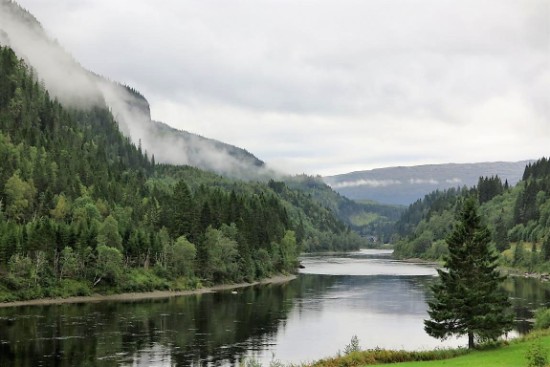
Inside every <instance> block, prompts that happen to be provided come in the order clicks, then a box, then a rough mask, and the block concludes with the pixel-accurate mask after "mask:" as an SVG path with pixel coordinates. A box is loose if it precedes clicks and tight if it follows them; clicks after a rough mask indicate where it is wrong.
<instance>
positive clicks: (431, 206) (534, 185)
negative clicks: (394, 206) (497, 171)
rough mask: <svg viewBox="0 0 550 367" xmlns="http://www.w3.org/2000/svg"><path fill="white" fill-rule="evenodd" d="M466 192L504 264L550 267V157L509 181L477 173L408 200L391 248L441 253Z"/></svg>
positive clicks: (432, 255)
mask: <svg viewBox="0 0 550 367" xmlns="http://www.w3.org/2000/svg"><path fill="white" fill-rule="evenodd" d="M467 197H474V198H476V199H477V200H478V202H479V203H480V214H481V216H482V218H483V219H484V221H485V225H487V226H488V228H489V230H490V232H491V243H492V246H493V248H494V249H495V250H497V251H498V253H501V262H502V265H505V266H510V267H514V268H518V269H522V270H525V271H538V272H549V271H550V160H548V159H547V158H541V159H539V160H538V161H536V162H534V163H530V164H528V165H527V166H526V167H525V171H524V174H523V177H522V180H521V181H520V182H519V183H518V184H517V185H515V186H513V187H511V186H510V185H509V184H508V182H507V181H504V182H502V180H501V179H500V178H499V177H498V176H493V177H480V179H479V181H478V184H477V185H476V186H475V187H472V188H467V187H462V188H456V189H449V190H445V191H435V192H432V193H430V194H428V195H426V196H425V197H424V199H422V200H418V201H417V202H415V203H413V204H412V205H410V206H409V208H408V209H407V210H406V211H405V212H404V213H403V215H402V216H401V218H400V219H399V220H398V221H397V223H396V226H395V232H396V233H395V235H394V242H395V244H396V245H395V254H396V255H397V256H398V257H401V258H415V257H416V258H425V259H441V258H443V257H444V256H445V255H447V254H448V249H447V247H446V245H445V238H446V237H447V236H448V235H449V233H450V232H451V230H452V228H453V224H454V222H455V220H454V218H455V214H456V211H457V208H459V207H460V203H462V202H463V201H464V200H465V199H466V198H467Z"/></svg>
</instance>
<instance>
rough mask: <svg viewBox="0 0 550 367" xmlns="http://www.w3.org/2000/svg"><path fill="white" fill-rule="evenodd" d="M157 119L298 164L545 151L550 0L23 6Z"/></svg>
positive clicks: (205, 0)
mask: <svg viewBox="0 0 550 367" xmlns="http://www.w3.org/2000/svg"><path fill="white" fill-rule="evenodd" d="M18 2H19V3H20V4H21V5H22V6H23V7H25V8H26V9H27V10H29V11H30V12H31V13H33V14H34V15H35V16H36V17H37V18H38V20H39V21H40V22H41V23H42V25H43V26H44V27H45V28H46V30H47V32H48V33H49V34H50V35H51V36H52V37H53V38H55V39H57V40H58V41H59V43H61V44H62V45H63V46H64V47H65V49H66V50H67V51H69V52H70V53H72V54H73V55H74V56H75V58H76V59H77V60H79V61H80V62H81V64H82V65H83V66H84V67H86V68H87V69H90V70H92V71H94V72H96V73H98V74H101V75H104V76H106V77H108V78H110V79H113V80H116V81H120V82H123V83H125V84H128V85H130V86H133V87H134V88H136V89H137V90H139V91H141V92H142V94H144V95H145V97H146V98H147V99H148V100H149V102H150V104H151V109H152V115H153V116H152V117H153V119H156V120H160V121H163V122H166V123H168V124H169V125H172V126H174V127H176V128H179V129H184V130H188V131H191V132H194V133H197V134H200V135H203V136H206V137H210V138H215V139H219V140H221V141H224V142H227V143H230V144H234V145H237V146H239V147H242V148H245V149H247V150H248V151H250V152H252V153H254V154H255V155H256V156H258V157H259V158H261V159H263V160H264V161H266V162H267V163H268V164H270V165H272V166H274V167H276V168H279V169H281V170H283V171H286V172H289V173H308V174H322V175H330V174H338V173H346V172H350V171H356V170H363V169H370V168H377V167H386V166H395V165H415V164H425V163H446V162H481V161H495V160H522V159H528V158H540V157H542V156H548V155H549V154H550V0H539V1H537V0H533V1H531V0H523V1H522V0H510V1H507V0H487V1H479V0H474V1H464V0H460V1H458V0H453V1H446V0H357V1H346V0H339V1H333V0H330V1H329V0H326V1H325V0H310V1H298V0H273V1H266V0H247V1H244V0H242V1H237V0H235V1H233V0H195V1H182V0H162V1H160V0H159V1H152V0H148V1H146V0H132V1H129V0H116V1H113V0H78V1H75V0H56V1H51V0H20V1H18Z"/></svg>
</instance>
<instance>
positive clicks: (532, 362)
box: [525, 342, 548, 367]
mask: <svg viewBox="0 0 550 367" xmlns="http://www.w3.org/2000/svg"><path fill="white" fill-rule="evenodd" d="M525 357H526V358H527V367H544V366H546V365H547V364H548V350H547V349H546V348H544V347H543V346H542V345H540V343H538V342H536V343H533V344H531V345H530V346H529V349H527V355H526V356H525Z"/></svg>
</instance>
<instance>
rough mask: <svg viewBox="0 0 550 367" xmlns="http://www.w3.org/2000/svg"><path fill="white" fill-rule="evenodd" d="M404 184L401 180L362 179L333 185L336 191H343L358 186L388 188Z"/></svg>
mask: <svg viewBox="0 0 550 367" xmlns="http://www.w3.org/2000/svg"><path fill="white" fill-rule="evenodd" d="M401 184H402V182H401V181H399V180H369V179H361V180H356V181H342V182H336V183H333V184H331V186H332V188H334V189H341V188H344V187H357V186H369V187H386V186H394V185H401Z"/></svg>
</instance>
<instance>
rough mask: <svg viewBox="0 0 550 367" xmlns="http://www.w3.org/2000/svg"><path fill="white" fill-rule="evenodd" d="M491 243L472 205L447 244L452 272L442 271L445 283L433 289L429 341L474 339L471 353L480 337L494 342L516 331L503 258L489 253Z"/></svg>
mask: <svg viewBox="0 0 550 367" xmlns="http://www.w3.org/2000/svg"><path fill="white" fill-rule="evenodd" d="M490 241H491V235H490V233H489V230H488V229H487V227H486V226H485V225H483V224H482V223H481V218H480V217H479V215H478V214H477V204H476V202H475V199H472V198H470V199H467V200H466V201H465V202H464V204H463V207H462V210H461V211H460V213H459V215H458V223H457V224H456V225H455V228H454V230H453V232H452V233H451V234H450V236H449V237H448V238H447V245H448V247H449V256H448V257H447V259H446V261H445V265H444V268H445V269H446V270H441V269H439V270H438V273H439V281H438V282H437V283H436V284H434V285H433V286H432V291H433V293H434V299H433V300H432V301H431V302H429V303H428V305H429V310H428V314H429V315H430V319H429V320H425V321H424V326H425V327H424V329H425V330H426V332H427V333H428V334H429V335H431V336H433V337H436V338H441V339H445V338H447V337H449V336H451V335H468V347H469V348H474V347H475V341H474V338H475V337H477V338H478V339H482V340H486V339H493V340H494V339H496V338H498V337H499V336H501V335H502V334H503V333H506V332H508V331H509V330H511V328H512V323H513V315H512V313H511V311H510V302H509V300H508V297H507V296H506V293H505V292H504V291H503V290H502V289H501V288H500V284H501V283H502V281H503V280H504V277H502V276H501V275H500V274H499V273H498V271H497V269H496V266H497V265H496V262H497V255H496V253H495V252H494V251H492V250H491V249H490V248H489V243H490Z"/></svg>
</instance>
